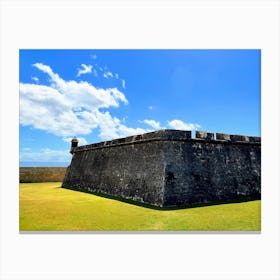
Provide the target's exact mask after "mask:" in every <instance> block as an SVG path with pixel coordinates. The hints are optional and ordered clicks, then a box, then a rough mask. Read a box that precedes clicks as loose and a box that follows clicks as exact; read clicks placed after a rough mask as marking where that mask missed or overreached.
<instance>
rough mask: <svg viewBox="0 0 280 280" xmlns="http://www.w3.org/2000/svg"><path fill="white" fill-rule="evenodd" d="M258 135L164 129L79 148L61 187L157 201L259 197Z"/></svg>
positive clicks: (181, 202) (174, 202)
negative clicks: (193, 132)
mask: <svg viewBox="0 0 280 280" xmlns="http://www.w3.org/2000/svg"><path fill="white" fill-rule="evenodd" d="M260 140H261V139H260V137H247V136H240V135H227V134H222V133H217V134H216V139H215V137H214V134H213V133H207V132H201V131H200V132H196V138H194V139H192V138H191V132H190V131H178V130H161V131H156V132H152V133H146V134H143V135H136V136H131V137H126V138H122V139H116V140H112V141H106V142H101V143H96V144H91V145H85V146H81V147H75V148H73V149H71V152H72V153H73V158H72V162H71V165H70V166H69V167H68V169H67V172H66V175H65V178H64V181H63V185H62V186H63V187H65V188H75V189H80V190H86V191H92V192H99V193H106V194H110V195H115V196H119V197H123V198H129V199H133V200H136V201H141V202H146V203H149V204H153V205H157V206H171V205H188V204H193V203H207V202H213V201H229V200H235V199H243V198H245V199H255V198H260V195H261V143H260Z"/></svg>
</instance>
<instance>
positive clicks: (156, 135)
mask: <svg viewBox="0 0 280 280" xmlns="http://www.w3.org/2000/svg"><path fill="white" fill-rule="evenodd" d="M215 136H216V137H215ZM160 140H163V141H168V140H169V141H197V140H198V141H202V142H204V141H205V142H209V141H210V142H217V143H223V142H228V143H251V144H260V143H261V137H259V136H245V135H236V134H225V133H220V132H217V133H215V134H214V133H211V132H207V131H195V137H192V132H191V131H190V130H174V129H163V130H157V131H153V132H148V133H144V134H139V135H133V136H128V137H124V138H118V139H113V140H110V141H103V142H98V143H93V144H89V145H83V146H78V147H75V148H73V149H74V150H75V152H77V151H84V150H88V149H94V148H102V147H109V146H115V145H120V144H134V143H139V142H141V143H142V142H150V141H160Z"/></svg>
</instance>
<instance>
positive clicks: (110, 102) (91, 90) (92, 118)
mask: <svg viewBox="0 0 280 280" xmlns="http://www.w3.org/2000/svg"><path fill="white" fill-rule="evenodd" d="M34 66H35V67H36V68H37V69H39V70H40V71H42V72H44V73H46V74H47V75H48V76H49V77H50V85H49V86H47V85H40V84H28V83H20V124H21V125H26V126H27V125H29V126H31V127H34V128H36V129H41V130H44V131H48V132H49V133H52V134H54V135H57V136H61V137H63V139H65V141H67V140H66V139H68V138H70V137H73V136H74V135H77V136H78V135H87V134H90V133H91V132H92V131H93V129H99V137H101V138H102V139H112V138H118V137H124V136H128V135H134V134H139V133H144V132H146V130H144V129H142V128H130V127H127V126H125V125H124V124H123V122H122V121H121V120H119V119H118V118H116V117H113V116H111V114H110V113H109V112H108V111H100V109H103V110H104V109H107V108H110V107H119V105H120V103H124V104H127V103H128V101H127V99H126V97H125V95H124V94H123V93H122V92H121V91H119V90H118V89H117V88H108V89H103V88H96V87H94V86H93V85H92V84H90V83H88V82H84V81H80V82H76V81H73V80H72V81H65V80H63V79H62V78H60V76H59V75H58V74H56V73H54V72H53V71H52V69H51V68H50V67H49V66H47V65H44V64H42V63H36V64H34ZM81 139H82V140H81V143H82V142H83V143H85V139H84V138H81Z"/></svg>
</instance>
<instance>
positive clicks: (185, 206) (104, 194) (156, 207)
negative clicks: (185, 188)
mask: <svg viewBox="0 0 280 280" xmlns="http://www.w3.org/2000/svg"><path fill="white" fill-rule="evenodd" d="M57 188H63V189H66V190H72V191H77V192H83V193H89V194H93V195H96V196H100V197H104V198H108V199H113V200H117V201H120V202H125V203H129V204H133V205H136V206H140V207H145V208H149V209H153V210H160V211H169V210H180V209H188V208H198V207H204V206H213V205H220V204H229V203H241V202H248V201H254V200H260V199H261V197H250V198H239V199H235V200H232V199H231V200H223V201H212V202H205V203H193V204H188V205H174V206H162V207H161V206H156V205H151V204H148V203H145V202H140V201H136V200H133V199H128V198H123V197H119V196H114V195H111V194H106V193H99V192H94V191H88V190H83V189H78V188H74V187H67V188H64V187H62V186H59V187H57Z"/></svg>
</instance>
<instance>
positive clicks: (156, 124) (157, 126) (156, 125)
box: [143, 120, 161, 130]
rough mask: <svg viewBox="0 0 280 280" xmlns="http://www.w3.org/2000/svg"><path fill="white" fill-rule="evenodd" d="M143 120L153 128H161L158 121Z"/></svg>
mask: <svg viewBox="0 0 280 280" xmlns="http://www.w3.org/2000/svg"><path fill="white" fill-rule="evenodd" d="M143 122H144V123H146V124H148V125H149V126H151V127H152V128H153V129H155V130H158V129H161V126H160V123H159V122H157V121H155V120H144V121H143Z"/></svg>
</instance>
